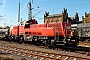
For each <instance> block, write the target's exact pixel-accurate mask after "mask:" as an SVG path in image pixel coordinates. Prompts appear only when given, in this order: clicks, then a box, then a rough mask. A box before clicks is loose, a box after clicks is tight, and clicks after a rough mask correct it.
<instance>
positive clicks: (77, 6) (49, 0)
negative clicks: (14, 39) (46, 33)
mask: <svg viewBox="0 0 90 60" xmlns="http://www.w3.org/2000/svg"><path fill="white" fill-rule="evenodd" d="M30 1H31V2H32V1H33V4H32V8H33V10H32V16H35V19H36V20H37V21H38V23H44V14H45V11H47V12H49V14H50V15H52V14H60V13H62V11H63V8H66V9H67V12H68V15H69V17H73V16H75V14H76V12H78V14H79V20H80V21H81V20H82V16H84V14H85V12H87V13H90V0H20V17H21V18H22V20H28V7H27V4H28V2H30ZM18 2H19V0H0V3H3V4H0V15H1V16H3V17H0V26H6V25H9V26H14V25H17V23H18ZM38 7H39V8H38Z"/></svg>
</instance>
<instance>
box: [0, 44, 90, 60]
mask: <svg viewBox="0 0 90 60" xmlns="http://www.w3.org/2000/svg"><path fill="white" fill-rule="evenodd" d="M0 51H1V52H2V53H9V54H12V55H13V54H14V55H18V56H22V57H25V58H28V59H31V58H33V59H36V60H38V59H39V60H49V59H51V60H69V59H71V60H80V59H81V60H90V58H89V57H79V56H73V55H72V56H71V55H66V54H57V53H49V52H42V51H38V50H29V49H24V48H17V47H11V46H4V45H0Z"/></svg>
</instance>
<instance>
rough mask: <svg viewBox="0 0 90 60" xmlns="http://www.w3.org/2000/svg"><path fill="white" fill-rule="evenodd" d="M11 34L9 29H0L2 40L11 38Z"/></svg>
mask: <svg viewBox="0 0 90 60" xmlns="http://www.w3.org/2000/svg"><path fill="white" fill-rule="evenodd" d="M9 33H10V29H9V28H2V29H0V39H6V38H7V37H8V36H9Z"/></svg>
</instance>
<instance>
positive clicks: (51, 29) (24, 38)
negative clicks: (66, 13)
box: [11, 20, 78, 46]
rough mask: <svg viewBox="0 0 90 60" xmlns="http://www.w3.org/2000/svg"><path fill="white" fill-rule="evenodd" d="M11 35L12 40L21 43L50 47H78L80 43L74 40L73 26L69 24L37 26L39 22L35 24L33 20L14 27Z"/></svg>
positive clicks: (59, 23)
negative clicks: (71, 45) (67, 45)
mask: <svg viewBox="0 0 90 60" xmlns="http://www.w3.org/2000/svg"><path fill="white" fill-rule="evenodd" d="M18 27H19V29H18ZM18 32H19V34H18ZM11 34H12V35H11V36H12V40H15V41H18V42H19V43H21V42H33V43H35V44H44V45H48V46H56V45H65V44H73V45H76V44H77V43H78V42H77V40H76V39H72V38H73V36H71V24H70V23H67V22H55V23H45V24H37V21H36V23H33V21H31V20H29V21H22V22H20V24H19V26H14V27H13V29H12V32H11ZM18 37H19V39H18ZM13 38H14V39H13Z"/></svg>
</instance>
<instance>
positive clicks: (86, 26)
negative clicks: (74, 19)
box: [76, 23, 90, 41]
mask: <svg viewBox="0 0 90 60" xmlns="http://www.w3.org/2000/svg"><path fill="white" fill-rule="evenodd" d="M76 31H78V36H79V38H80V40H81V41H86V40H89V41H90V23H81V24H78V25H77V29H76Z"/></svg>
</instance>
